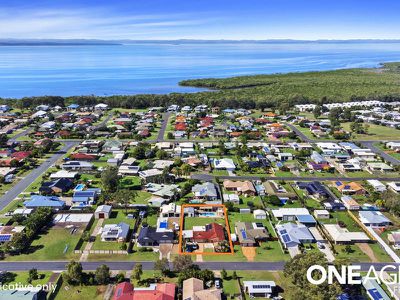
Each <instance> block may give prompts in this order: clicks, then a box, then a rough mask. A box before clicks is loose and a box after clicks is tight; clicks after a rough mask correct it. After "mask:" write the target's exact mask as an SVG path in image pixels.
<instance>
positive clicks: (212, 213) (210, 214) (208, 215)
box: [199, 212, 217, 217]
mask: <svg viewBox="0 0 400 300" xmlns="http://www.w3.org/2000/svg"><path fill="white" fill-rule="evenodd" d="M216 216H217V214H216V213H215V212H204V213H200V214H199V217H216Z"/></svg>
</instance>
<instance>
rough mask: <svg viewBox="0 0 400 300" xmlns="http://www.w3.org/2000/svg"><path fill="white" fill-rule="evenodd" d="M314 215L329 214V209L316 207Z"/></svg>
mask: <svg viewBox="0 0 400 300" xmlns="http://www.w3.org/2000/svg"><path fill="white" fill-rule="evenodd" d="M314 215H329V211H327V210H326V209H316V210H314Z"/></svg>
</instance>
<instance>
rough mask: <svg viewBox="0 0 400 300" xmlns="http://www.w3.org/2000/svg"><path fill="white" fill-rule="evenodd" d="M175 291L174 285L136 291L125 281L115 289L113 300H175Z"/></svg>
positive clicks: (155, 285) (160, 285) (152, 285)
mask: <svg viewBox="0 0 400 300" xmlns="http://www.w3.org/2000/svg"><path fill="white" fill-rule="evenodd" d="M175 290H176V285H175V284H173V283H156V284H154V283H153V284H150V286H149V287H147V288H140V289H134V287H133V285H132V284H131V283H130V282H126V281H124V282H121V283H119V284H117V286H116V287H115V292H114V296H113V298H112V300H144V299H146V300H175ZM193 300H194V299H193Z"/></svg>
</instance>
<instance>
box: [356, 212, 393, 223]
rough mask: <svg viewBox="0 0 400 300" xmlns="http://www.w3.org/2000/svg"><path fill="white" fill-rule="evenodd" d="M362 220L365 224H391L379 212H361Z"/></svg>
mask: <svg viewBox="0 0 400 300" xmlns="http://www.w3.org/2000/svg"><path fill="white" fill-rule="evenodd" d="M360 218H361V221H362V222H363V223H374V224H382V223H391V222H390V220H389V219H388V218H386V217H385V216H384V215H383V214H382V213H380V212H377V211H360Z"/></svg>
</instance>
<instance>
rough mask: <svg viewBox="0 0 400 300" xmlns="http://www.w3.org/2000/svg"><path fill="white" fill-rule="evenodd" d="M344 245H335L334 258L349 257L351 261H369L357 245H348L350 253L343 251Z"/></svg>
mask: <svg viewBox="0 0 400 300" xmlns="http://www.w3.org/2000/svg"><path fill="white" fill-rule="evenodd" d="M345 247H346V246H345V245H335V249H336V251H337V252H338V254H337V255H336V258H339V259H351V261H352V262H353V263H355V262H371V260H370V258H369V257H368V256H367V255H366V254H365V253H364V252H362V251H361V249H360V248H359V247H358V246H357V245H350V247H351V253H347V252H345V251H344V249H345Z"/></svg>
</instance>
